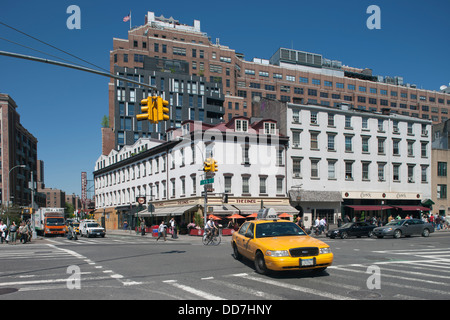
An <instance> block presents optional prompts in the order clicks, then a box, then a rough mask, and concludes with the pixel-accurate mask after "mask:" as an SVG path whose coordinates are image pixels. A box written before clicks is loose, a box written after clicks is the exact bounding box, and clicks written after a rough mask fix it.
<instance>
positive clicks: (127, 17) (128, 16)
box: [123, 13, 131, 22]
mask: <svg viewBox="0 0 450 320" xmlns="http://www.w3.org/2000/svg"><path fill="white" fill-rule="evenodd" d="M130 17H131V13H130V14H129V15H127V16H126V17H124V18H123V22H127V21H129V20H130Z"/></svg>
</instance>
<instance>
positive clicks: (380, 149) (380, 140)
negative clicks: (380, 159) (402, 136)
mask: <svg viewBox="0 0 450 320" xmlns="http://www.w3.org/2000/svg"><path fill="white" fill-rule="evenodd" d="M385 141H386V139H385V138H378V154H385V151H384V142H385Z"/></svg>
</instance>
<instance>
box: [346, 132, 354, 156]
mask: <svg viewBox="0 0 450 320" xmlns="http://www.w3.org/2000/svg"><path fill="white" fill-rule="evenodd" d="M352 138H353V137H352V136H345V152H352V151H353V146H352Z"/></svg>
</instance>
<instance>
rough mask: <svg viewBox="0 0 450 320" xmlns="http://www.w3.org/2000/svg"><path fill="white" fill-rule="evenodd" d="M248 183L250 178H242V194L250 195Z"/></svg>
mask: <svg viewBox="0 0 450 320" xmlns="http://www.w3.org/2000/svg"><path fill="white" fill-rule="evenodd" d="M249 181H250V177H248V176H245V177H244V176H243V177H242V193H250V185H249Z"/></svg>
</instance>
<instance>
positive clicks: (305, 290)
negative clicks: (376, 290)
mask: <svg viewBox="0 0 450 320" xmlns="http://www.w3.org/2000/svg"><path fill="white" fill-rule="evenodd" d="M237 276H239V277H244V278H245V279H249V280H253V281H257V282H262V283H265V284H270V285H274V286H278V287H282V288H286V289H290V290H295V291H300V292H303V293H309V294H313V295H316V296H320V297H323V298H328V299H333V300H355V299H353V298H350V297H346V296H342V295H337V294H333V293H330V292H324V291H319V290H316V289H311V288H307V287H302V286H297V285H293V284H290V283H284V282H278V281H275V280H270V279H265V278H259V277H254V276H250V275H248V274H247V275H245V276H244V275H242V274H240V275H237Z"/></svg>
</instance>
